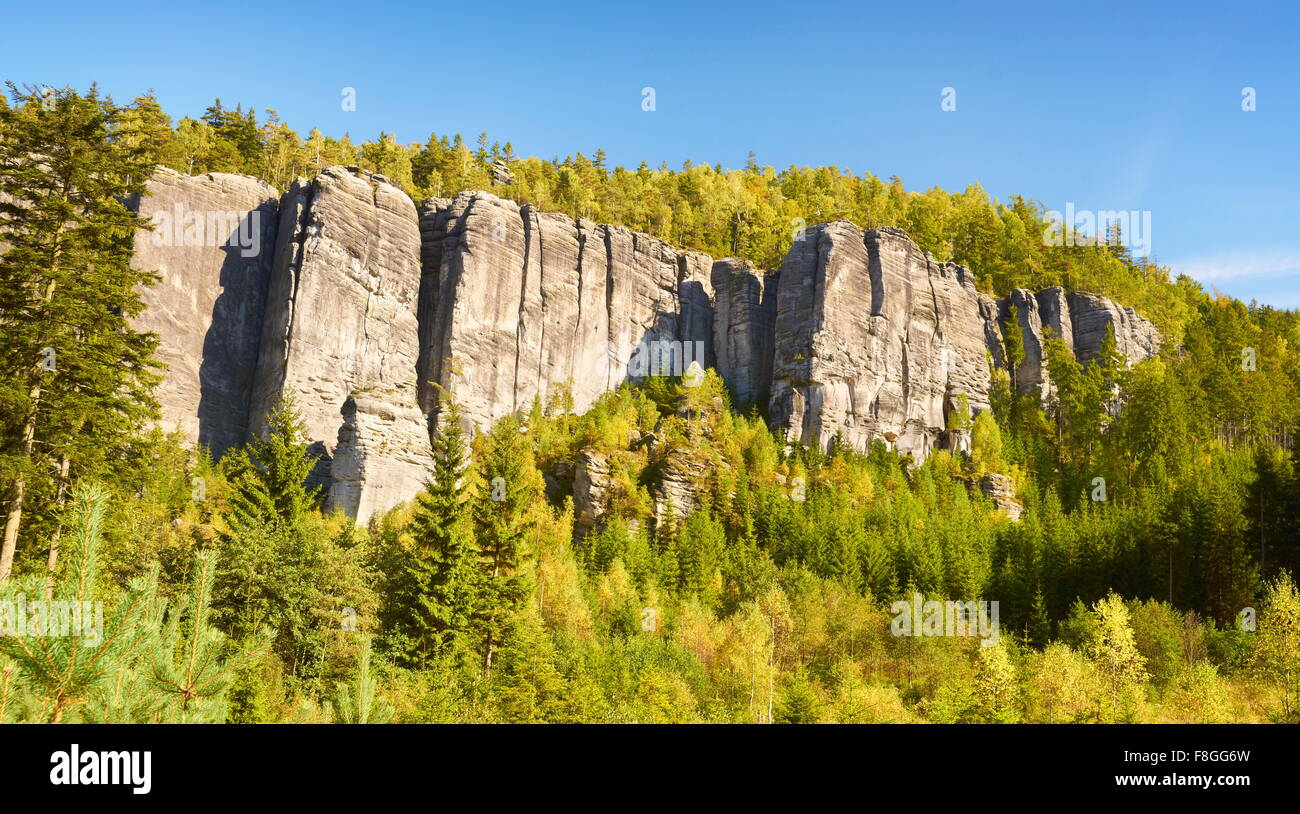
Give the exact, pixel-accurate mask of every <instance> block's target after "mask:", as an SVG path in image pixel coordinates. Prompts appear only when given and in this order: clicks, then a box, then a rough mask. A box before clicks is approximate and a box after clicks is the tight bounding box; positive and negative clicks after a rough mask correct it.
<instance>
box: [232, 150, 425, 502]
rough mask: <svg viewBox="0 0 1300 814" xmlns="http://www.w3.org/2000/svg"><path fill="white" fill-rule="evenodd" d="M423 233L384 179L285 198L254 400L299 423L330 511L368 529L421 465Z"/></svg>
mask: <svg viewBox="0 0 1300 814" xmlns="http://www.w3.org/2000/svg"><path fill="white" fill-rule="evenodd" d="M420 248H421V247H420V232H419V224H418V221H417V217H416V211H415V206H414V204H412V203H411V200H410V198H408V197H407V196H406V194H405V193H403V192H402V191H401V190H399V189H397V188H396V187H394V186H392V185H391V184H389V183H387V182H386V181H385V180H384V179H383V178H382V177H380V176H371V175H368V174H365V173H362V172H359V171H353V170H349V169H345V168H342V167H331V168H329V169H326V170H324V171H323V172H321V174H320V175H318V176H317V177H316V179H315V180H313V181H311V182H305V181H298V182H295V183H294V185H293V187H292V188H291V189H290V190H289V192H288V193H287V194H286V195H285V199H284V202H283V204H282V206H281V222H280V230H279V239H278V245H277V251H276V259H275V269H274V271H273V273H272V280H271V287H270V296H269V299H268V305H267V313H266V319H265V322H264V325H263V338H262V348H261V357H260V361H259V364H258V369H257V377H256V385H255V388H254V399H253V410H254V415H255V417H256V418H255V422H254V431H259V430H260V429H261V427H262V422H263V420H264V419H265V416H266V415H267V414H268V413H269V411H270V410H271V409H272V407H273V406H274V404H275V403H276V401H277V400H278V399H280V398H291V399H292V400H293V401H294V403H295V404H296V405H297V408H298V410H299V412H300V413H301V414H302V418H303V423H304V425H305V427H306V432H307V437H308V439H309V441H310V444H311V450H312V452H313V454H315V455H317V456H318V458H319V464H318V466H317V467H316V470H315V473H314V477H315V479H316V481H317V482H319V483H320V484H321V485H322V487H323V488H324V489H325V490H326V493H327V500H326V506H327V507H328V508H338V509H341V510H343V511H344V512H346V513H348V514H349V515H352V516H355V517H357V518H358V519H361V520H364V519H366V518H367V517H368V516H369V515H370V514H371V513H372V512H374V511H375V510H377V509H382V508H387V507H389V506H393V505H395V504H397V503H400V502H402V501H404V500H408V499H410V498H411V497H413V496H414V495H415V494H416V493H417V492H418V491H419V489H420V485H421V483H422V481H423V479H424V477H425V474H426V470H427V466H428V462H429V437H428V432H427V428H426V425H425V421H424V416H423V413H422V412H421V410H420V409H419V406H418V404H417V401H416V363H417V360H418V356H419V328H418V323H417V318H416V308H417V305H418V301H419V294H420V282H421V273H420Z"/></svg>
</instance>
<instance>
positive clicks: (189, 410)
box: [131, 169, 279, 456]
mask: <svg viewBox="0 0 1300 814" xmlns="http://www.w3.org/2000/svg"><path fill="white" fill-rule="evenodd" d="M148 187H149V194H148V195H146V196H144V197H142V198H140V199H139V200H136V201H133V202H131V203H132V206H133V207H134V208H135V209H136V210H137V211H138V212H139V213H140V215H141V217H143V218H145V219H147V220H149V221H151V222H152V223H153V224H154V230H153V231H141V232H139V233H138V234H137V235H136V240H135V255H134V258H133V260H132V265H134V266H135V267H136V268H141V269H148V270H152V271H155V272H157V273H158V275H159V280H158V282H157V283H156V284H155V285H153V286H150V287H148V288H146V289H144V290H143V291H142V292H141V298H142V299H143V300H144V303H145V310H144V311H143V312H141V314H140V315H139V316H138V317H137V318H136V319H135V322H134V327H135V329H136V330H139V331H152V332H154V333H157V334H158V335H159V337H161V343H160V345H159V348H158V352H157V354H156V355H155V356H156V358H157V359H158V361H160V362H163V363H164V364H166V365H167V370H166V372H165V374H164V377H163V381H162V383H161V384H160V385H159V387H158V389H157V391H156V392H155V395H156V396H157V398H158V401H159V402H160V404H161V405H162V424H163V428H164V429H165V430H168V431H171V430H173V429H179V430H180V431H181V433H182V434H183V435H184V436H185V437H186V438H189V439H191V440H193V441H197V442H199V443H202V444H206V445H207V446H208V447H209V448H211V450H212V452H213V454H214V455H217V456H220V455H221V454H222V453H224V452H225V451H226V450H227V449H229V448H231V447H233V446H237V445H239V444H242V443H243V442H244V440H245V439H246V438H247V437H248V428H249V422H250V415H249V404H250V396H251V394H252V392H253V379H254V374H255V371H256V369H257V358H258V352H259V344H260V341H261V330H260V328H261V325H262V319H263V313H264V310H265V307H266V293H267V283H268V281H269V279H270V275H271V259H272V257H273V255H274V252H275V235H276V215H277V210H278V207H279V195H278V194H277V193H276V191H275V190H274V189H273V188H272V187H271V186H270V185H269V184H266V183H264V182H262V181H258V180H255V179H252V178H246V177H244V176H240V175H225V174H221V173H213V174H209V175H196V176H189V175H180V174H179V173H176V172H173V171H171V170H168V169H161V170H159V171H158V172H157V174H155V175H154V177H153V178H152V179H151V180H150V181H149V184H148Z"/></svg>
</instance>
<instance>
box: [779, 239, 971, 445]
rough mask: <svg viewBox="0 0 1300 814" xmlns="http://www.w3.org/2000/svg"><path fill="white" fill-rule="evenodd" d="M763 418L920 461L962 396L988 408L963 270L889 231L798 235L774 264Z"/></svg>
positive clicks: (800, 434)
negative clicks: (772, 334) (885, 445)
mask: <svg viewBox="0 0 1300 814" xmlns="http://www.w3.org/2000/svg"><path fill="white" fill-rule="evenodd" d="M776 309H777V310H776V339H775V352H774V358H773V365H772V371H773V372H772V385H771V392H772V395H771V400H770V403H769V408H768V409H769V416H770V418H771V420H772V422H773V423H774V424H775V425H776V426H778V427H779V428H781V429H783V430H784V431H785V434H786V438H787V440H789V441H791V442H802V443H806V444H815V445H817V446H819V447H823V448H825V447H826V446H828V445H829V444H830V442H831V441H832V440H834V439H837V438H838V439H839V441H840V442H842V443H846V444H849V445H850V446H852V447H854V448H857V449H867V448H868V447H869V446H870V444H871V442H872V441H874V440H884V441H886V442H889V443H892V444H893V445H894V446H895V448H896V449H898V450H899V452H901V453H910V454H912V455H914V456H916V457H917V458H924V457H925V456H926V455H928V454H929V452H930V450H931V448H932V447H933V446H934V443H935V440H936V439H937V437H938V434H939V433H940V432H942V431H943V429H944V424H945V418H946V416H947V413H948V412H949V411H951V410H952V409H954V408H955V407H956V405H957V404H959V403H960V397H961V396H962V395H964V396H966V401H967V403H968V405H969V408H970V409H973V410H984V409H987V408H988V382H989V368H988V361H987V353H986V335H985V328H984V322H983V319H982V318H981V314H982V302H981V298H980V295H979V293H978V292H977V291H976V290H975V284H974V281H973V279H972V276H971V274H970V272H969V271H967V270H966V269H965V268H963V267H961V266H957V265H953V264H951V263H936V262H934V261H932V260H930V259H929V258H928V257H927V256H925V255H924V254H922V252H921V250H920V249H919V248H917V246H916V244H915V243H913V242H912V241H911V240H910V239H908V238H907V236H906V235H904V234H903V233H902V232H901V231H900V230H898V229H890V228H885V229H878V230H874V231H870V232H864V231H863V230H862V229H860V228H858V227H857V226H854V225H853V224H851V223H848V222H844V221H839V222H836V223H829V224H824V225H822V226H818V227H815V228H813V229H809V230H806V231H805V233H804V236H803V239H802V240H800V241H798V242H796V244H795V246H794V247H793V248H792V249H791V250H790V253H789V254H788V255H787V256H786V260H785V264H784V265H783V266H782V267H781V276H780V284H779V287H778V293H777V305H776Z"/></svg>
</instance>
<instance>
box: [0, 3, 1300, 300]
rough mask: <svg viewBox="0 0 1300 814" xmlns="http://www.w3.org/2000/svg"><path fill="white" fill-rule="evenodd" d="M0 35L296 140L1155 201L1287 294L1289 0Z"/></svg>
mask: <svg viewBox="0 0 1300 814" xmlns="http://www.w3.org/2000/svg"><path fill="white" fill-rule="evenodd" d="M0 41H3V42H4V48H3V51H0V78H9V79H13V80H15V81H18V82H20V83H22V82H30V83H45V84H51V85H60V86H61V85H64V84H72V85H75V86H78V87H83V88H84V87H85V86H86V85H88V84H89V83H90V82H91V81H92V80H93V81H98V82H99V83H100V85H101V86H102V87H103V88H104V89H105V90H107V91H108V92H109V93H111V94H113V95H114V96H115V97H116V98H118V99H119V100H120V101H124V100H126V99H129V98H130V97H132V96H135V95H137V94H138V93H140V92H142V91H144V90H145V89H147V88H153V89H154V90H155V91H156V92H157V94H158V97H159V99H160V100H161V102H162V104H163V106H164V108H165V109H166V110H167V111H168V112H169V113H171V114H172V115H173V116H176V117H179V116H181V115H185V114H189V115H193V116H198V115H200V114H201V113H202V112H203V109H204V108H205V107H206V106H207V105H208V104H210V103H211V101H212V99H213V98H214V97H220V98H221V99H222V101H223V102H224V103H226V104H227V105H229V106H233V105H234V104H235V103H242V104H243V105H245V106H246V107H247V106H249V105H253V106H255V107H256V108H257V109H258V110H259V112H260V111H261V110H262V109H264V108H273V109H275V110H276V111H278V112H279V114H280V116H281V118H282V119H283V120H284V121H286V122H288V123H289V124H291V125H292V126H294V127H296V128H297V129H298V130H299V131H300V132H303V133H304V134H305V133H306V131H307V130H309V129H310V128H311V127H313V126H316V127H319V128H320V129H321V130H322V131H324V132H325V133H327V134H329V135H335V136H339V135H342V134H343V133H344V132H350V133H351V134H352V135H353V137H354V138H372V137H374V136H375V135H377V134H378V133H379V132H380V131H381V130H383V131H390V132H395V133H396V134H397V137H398V138H399V140H401V141H403V142H407V141H423V140H425V139H426V138H427V137H428V135H429V133H430V132H431V131H436V132H438V133H456V132H460V133H463V134H464V135H465V137H466V140H467V141H470V142H471V143H472V142H473V139H474V138H475V136H476V135H477V134H478V133H479V132H481V131H484V130H486V131H487V132H488V134H489V136H490V137H491V138H492V139H497V140H500V141H502V142H504V141H506V140H510V141H512V142H513V144H514V147H515V150H516V152H518V153H520V154H522V155H539V156H542V157H545V158H550V157H553V156H564V155H569V154H572V153H575V152H578V151H582V152H585V153H586V154H588V155H590V154H592V153H593V152H594V151H595V150H596V149H597V148H603V149H604V150H605V152H606V153H607V154H608V156H609V160H610V162H611V163H613V164H623V165H627V166H632V167H635V166H636V165H638V164H639V163H640V162H641V161H642V160H645V161H647V162H649V163H650V165H651V166H658V165H659V164H660V163H661V162H662V161H667V162H668V163H669V164H670V165H672V166H680V165H681V163H682V161H683V160H685V159H687V158H689V159H692V160H694V161H696V162H697V163H698V162H707V163H710V164H714V163H719V162H720V163H722V164H723V165H724V166H727V167H737V166H740V165H742V164H743V162H744V160H745V157H746V154H747V153H748V151H750V150H753V151H754V152H755V153H756V154H757V157H758V160H759V162H760V163H761V164H770V165H772V166H775V167H777V168H783V167H786V166H789V165H791V164H799V165H810V166H812V165H819V164H824V165H832V164H833V165H836V166H839V167H845V168H849V169H852V170H854V171H856V172H872V173H875V174H877V175H879V176H881V177H884V178H888V177H889V176H890V175H894V174H897V175H898V176H899V177H900V178H902V179H903V181H904V183H905V184H906V185H907V186H908V188H909V189H923V188H926V187H929V186H933V185H939V186H942V187H945V188H947V189H961V188H964V187H965V186H966V185H967V184H970V183H972V182H979V183H981V184H983V186H984V188H985V189H986V190H987V191H988V192H989V193H990V194H991V195H993V196H995V197H998V198H1002V199H1005V198H1006V197H1007V196H1009V195H1011V194H1014V193H1020V194H1024V195H1026V196H1027V197H1030V198H1033V199H1036V200H1039V201H1041V202H1042V203H1043V204H1044V205H1045V206H1046V207H1047V208H1048V209H1056V210H1064V209H1065V207H1066V205H1067V204H1070V203H1072V204H1073V205H1074V207H1075V209H1076V210H1137V211H1142V212H1150V213H1151V235H1150V237H1151V248H1152V252H1153V253H1154V255H1155V257H1156V259H1157V260H1158V261H1159V262H1161V263H1165V264H1169V265H1172V266H1173V267H1174V269H1175V271H1184V272H1187V273H1189V274H1191V275H1192V276H1194V277H1197V278H1198V279H1200V280H1202V281H1203V282H1205V283H1207V284H1212V285H1214V286H1216V287H1217V288H1219V289H1220V290H1221V291H1225V292H1227V293H1230V294H1233V295H1235V296H1238V297H1241V298H1242V299H1245V300H1249V299H1251V298H1252V297H1254V298H1258V299H1259V300H1260V301H1261V302H1268V303H1271V304H1274V305H1277V306H1280V307H1300V226H1297V221H1296V215H1295V202H1296V196H1297V190H1298V189H1300V9H1298V8H1297V7H1296V5H1295V4H1294V3H1291V2H1273V3H1258V4H1252V3H1225V4H1218V5H1217V7H1211V6H1210V4H1198V3H1193V2H1153V3H1136V2H1129V3H1104V4H1103V3H1086V4H1048V3H1042V2H1041V1H1040V2H1024V3H1020V2H1015V3H1002V4H998V8H997V10H994V9H993V8H992V7H990V4H983V3H953V4H951V5H948V4H940V3H907V2H890V3H872V2H851V3H839V2H831V1H830V0H822V2H809V3H800V2H779V3H763V2H756V1H753V0H751V2H745V3H728V4H717V3H708V2H701V1H700V0H696V2H688V3H687V2H676V1H675V0H661V2H655V3H644V4H638V3H619V4H615V3H613V2H610V3H590V4H588V3H582V2H567V3H556V2H542V1H541V0H534V2H523V3H519V2H478V3H446V2H419V3H414V2H413V3H409V4H407V3H384V2H377V1H376V2H368V3H362V2H351V3H336V2H326V1H324V0H318V1H317V2H311V3H288V2H283V3H278V2H259V3H245V2H235V1H233V0H231V1H230V2H223V3H210V4H198V5H195V4H177V3H175V2H170V3H154V2H133V3H129V4H111V5H107V4H104V3H102V2H83V0H65V1H64V2H60V3H58V4H57V6H55V5H48V4H40V3H27V4H17V3H15V4H9V8H7V9H6V11H5V15H4V30H3V31H0ZM345 87H351V88H355V90H356V99H357V109H356V110H355V111H354V112H345V111H343V110H342V106H341V105H340V100H341V95H342V90H343V88H345ZM645 87H653V88H654V89H655V101H656V109H655V110H654V111H653V112H645V111H643V110H642V105H641V102H642V88H645ZM946 87H951V88H953V89H955V91H956V103H957V106H956V110H955V111H944V110H941V104H940V103H941V100H942V95H941V94H942V91H943V89H944V88H946ZM1247 87H1250V88H1254V89H1255V99H1256V110H1254V111H1252V112H1246V111H1243V110H1242V92H1243V88H1247Z"/></svg>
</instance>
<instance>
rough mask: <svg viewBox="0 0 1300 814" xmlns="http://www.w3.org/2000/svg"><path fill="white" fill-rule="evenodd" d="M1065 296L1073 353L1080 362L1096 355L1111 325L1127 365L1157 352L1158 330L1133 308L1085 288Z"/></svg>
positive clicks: (1116, 342)
mask: <svg viewBox="0 0 1300 814" xmlns="http://www.w3.org/2000/svg"><path fill="white" fill-rule="evenodd" d="M1067 299H1068V301H1069V303H1070V316H1071V318H1072V320H1073V324H1074V355H1075V357H1076V358H1078V359H1079V360H1080V361H1088V360H1090V359H1092V358H1093V357H1094V356H1096V355H1097V353H1098V352H1099V351H1100V350H1101V343H1102V339H1103V338H1105V336H1106V329H1107V327H1108V326H1109V327H1113V328H1114V331H1115V345H1116V348H1117V349H1118V350H1119V352H1120V353H1121V354H1123V355H1124V356H1125V357H1126V358H1127V359H1128V361H1129V364H1133V363H1135V362H1139V361H1141V360H1143V359H1146V358H1148V357H1151V356H1154V355H1155V354H1156V353H1158V352H1159V351H1160V343H1161V337H1160V333H1159V331H1157V330H1156V328H1155V326H1154V325H1152V324H1151V323H1150V322H1148V321H1147V320H1146V319H1143V318H1142V317H1140V316H1138V314H1137V312H1136V311H1134V310H1133V309H1132V308H1127V307H1125V306H1122V305H1118V304H1117V303H1115V302H1113V301H1111V300H1109V299H1107V298H1106V297H1102V296H1100V295H1097V294H1089V293H1088V292H1086V291H1074V292H1071V293H1070V294H1069V296H1068V297H1067Z"/></svg>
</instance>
